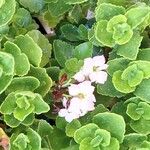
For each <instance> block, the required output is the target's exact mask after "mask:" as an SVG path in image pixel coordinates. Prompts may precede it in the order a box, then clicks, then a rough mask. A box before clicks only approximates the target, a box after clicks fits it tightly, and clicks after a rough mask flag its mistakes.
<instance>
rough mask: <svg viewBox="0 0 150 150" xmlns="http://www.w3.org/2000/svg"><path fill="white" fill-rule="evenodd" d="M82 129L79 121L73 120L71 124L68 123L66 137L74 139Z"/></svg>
mask: <svg viewBox="0 0 150 150" xmlns="http://www.w3.org/2000/svg"><path fill="white" fill-rule="evenodd" d="M80 127H81V123H80V122H79V121H78V120H76V119H75V120H73V121H72V122H71V123H68V124H67V126H66V128H65V129H66V130H65V132H66V135H67V136H68V137H73V136H74V133H75V131H76V130H77V129H79V128H80Z"/></svg>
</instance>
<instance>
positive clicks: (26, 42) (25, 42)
mask: <svg viewBox="0 0 150 150" xmlns="http://www.w3.org/2000/svg"><path fill="white" fill-rule="evenodd" d="M14 43H15V44H17V46H18V47H19V48H20V49H21V51H22V52H23V53H25V54H26V55H27V56H28V59H29V61H30V63H31V64H33V65H35V66H39V65H40V62H41V58H42V50H41V48H40V47H39V46H38V45H37V44H36V43H35V42H34V40H33V39H32V38H31V37H30V36H29V35H27V34H26V35H25V36H23V35H19V36H18V37H17V38H16V39H15V41H14Z"/></svg>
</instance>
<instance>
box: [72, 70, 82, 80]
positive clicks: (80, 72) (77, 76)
mask: <svg viewBox="0 0 150 150" xmlns="http://www.w3.org/2000/svg"><path fill="white" fill-rule="evenodd" d="M73 78H74V79H75V80H77V81H78V82H83V81H84V80H85V76H84V74H83V72H82V71H79V72H78V73H76V74H75V75H74V76H73Z"/></svg>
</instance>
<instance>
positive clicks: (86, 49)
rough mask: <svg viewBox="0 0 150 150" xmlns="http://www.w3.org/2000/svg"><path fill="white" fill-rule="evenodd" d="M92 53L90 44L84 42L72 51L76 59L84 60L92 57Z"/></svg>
mask: <svg viewBox="0 0 150 150" xmlns="http://www.w3.org/2000/svg"><path fill="white" fill-rule="evenodd" d="M92 53H93V45H92V43H90V42H84V43H82V44H80V45H78V46H76V47H75V49H74V51H73V56H74V57H76V58H77V59H79V60H80V59H81V60H82V59H85V58H88V57H92Z"/></svg>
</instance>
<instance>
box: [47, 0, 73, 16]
mask: <svg viewBox="0 0 150 150" xmlns="http://www.w3.org/2000/svg"><path fill="white" fill-rule="evenodd" d="M71 8H72V6H71V5H69V4H67V3H65V1H60V0H58V1H57V3H49V4H48V10H49V11H50V13H51V15H52V16H61V15H64V13H66V12H67V11H69V10H70V9H71Z"/></svg>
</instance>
